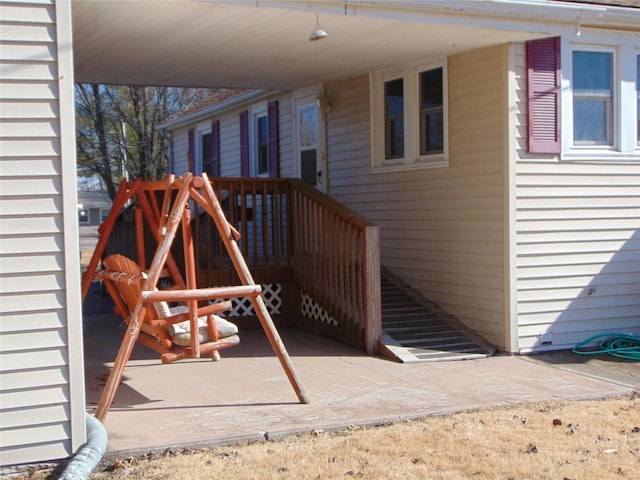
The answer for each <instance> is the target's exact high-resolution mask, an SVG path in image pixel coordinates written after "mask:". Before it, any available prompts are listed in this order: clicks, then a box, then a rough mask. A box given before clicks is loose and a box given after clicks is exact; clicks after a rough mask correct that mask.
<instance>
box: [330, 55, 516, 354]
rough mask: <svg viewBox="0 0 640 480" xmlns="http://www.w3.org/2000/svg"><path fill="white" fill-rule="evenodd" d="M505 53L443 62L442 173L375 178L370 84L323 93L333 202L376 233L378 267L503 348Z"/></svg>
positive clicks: (357, 82) (355, 82) (340, 85)
mask: <svg viewBox="0 0 640 480" xmlns="http://www.w3.org/2000/svg"><path fill="white" fill-rule="evenodd" d="M507 50H508V46H506V45H505V46H498V47H493V48H488V49H483V50H478V51H473V52H468V53H464V54H460V55H457V56H454V57H450V58H449V59H448V88H449V129H450V130H449V132H450V134H449V142H450V144H449V166H448V167H442V168H426V169H421V170H412V171H405V172H385V173H375V174H374V173H371V142H370V133H369V132H370V116H369V105H370V99H369V83H368V78H367V77H359V78H355V79H351V80H348V81H342V82H333V83H330V84H328V85H327V97H328V99H329V102H330V104H331V112H330V113H329V117H328V129H329V135H328V137H329V145H328V153H329V179H330V183H329V186H330V190H329V191H330V193H331V195H332V196H334V197H335V198H336V199H337V200H339V201H341V202H343V203H345V204H347V205H348V206H350V207H351V208H353V209H355V210H356V211H358V212H359V213H361V214H362V215H364V216H365V217H366V218H367V219H369V220H370V221H372V222H375V223H376V224H378V225H379V226H380V228H381V232H380V234H381V261H382V265H383V266H385V267H388V268H389V269H390V270H391V271H393V272H394V273H396V274H398V275H400V276H401V277H402V278H403V279H404V280H405V281H407V282H408V283H409V284H411V285H412V286H414V287H416V288H418V289H419V290H420V291H421V292H422V293H424V294H425V295H426V296H427V297H428V298H430V299H431V300H433V301H436V302H438V303H439V304H440V305H442V307H443V308H445V309H446V310H447V311H449V312H450V313H452V314H453V315H456V316H457V317H458V318H459V319H460V320H461V321H463V322H464V323H465V324H467V325H468V326H469V327H471V328H473V329H475V330H477V331H478V332H479V333H480V334H482V335H483V336H484V337H485V338H487V339H488V340H489V341H491V342H493V343H495V344H496V345H498V346H500V347H502V348H505V346H506V339H505V331H506V320H505V307H504V306H505V299H504V289H505V277H504V256H505V247H504V228H505V227H504V212H503V209H504V207H503V204H504V194H503V191H504V178H503V164H504V159H505V148H504V129H505V125H504V123H505V120H504V119H505V112H506V110H507V107H506V105H505V102H506V100H505V95H504V92H505V82H506V71H507V65H506V62H507V60H506V59H507V55H506V52H507Z"/></svg>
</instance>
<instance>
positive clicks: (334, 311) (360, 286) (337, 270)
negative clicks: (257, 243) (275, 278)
mask: <svg viewBox="0 0 640 480" xmlns="http://www.w3.org/2000/svg"><path fill="white" fill-rule="evenodd" d="M290 183H291V210H292V219H293V225H292V226H293V229H292V230H293V232H292V233H293V258H294V260H293V265H294V280H295V282H296V283H297V284H298V285H299V286H300V288H302V289H303V291H304V292H305V293H306V294H308V295H309V296H310V297H311V298H312V299H313V300H314V301H315V302H316V303H317V304H318V305H319V306H320V307H321V308H323V309H324V310H325V311H326V312H327V313H329V314H330V315H331V317H332V319H333V321H332V322H330V323H332V324H333V325H334V326H335V327H337V331H338V332H340V335H341V336H342V338H343V339H346V338H345V335H350V336H352V338H353V339H354V340H355V341H356V342H358V341H359V340H361V341H362V342H363V344H362V346H363V347H364V348H365V349H366V351H367V352H369V353H375V352H376V350H377V344H378V339H379V338H380V334H381V315H382V314H381V299H380V250H379V229H378V227H377V226H375V225H373V224H371V223H368V222H367V221H366V220H365V219H364V218H362V217H360V216H359V215H357V214H356V213H355V212H353V211H351V210H349V209H347V208H345V207H344V206H343V205H342V204H340V203H338V202H337V201H335V200H333V199H332V198H331V197H328V196H326V195H323V194H322V193H320V192H318V191H317V190H316V189H314V188H312V187H310V186H308V185H307V184H305V183H304V182H302V181H301V180H294V179H292V180H290Z"/></svg>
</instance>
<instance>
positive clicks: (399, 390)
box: [84, 292, 640, 457]
mask: <svg viewBox="0 0 640 480" xmlns="http://www.w3.org/2000/svg"><path fill="white" fill-rule="evenodd" d="M121 323H122V322H121V319H120V317H117V316H116V315H114V314H112V313H110V305H109V301H108V300H107V299H104V298H101V297H99V296H98V295H96V294H95V292H94V293H92V294H90V296H89V298H88V299H87V302H85V315H84V324H85V355H86V358H85V364H86V369H85V371H86V389H87V405H88V410H89V411H90V412H93V410H94V409H95V405H96V403H97V401H98V399H99V396H100V392H101V390H102V387H103V385H104V383H105V380H106V376H107V375H108V373H109V370H110V367H111V362H113V360H114V358H115V355H116V352H117V349H118V346H119V343H120V335H121V329H120V328H119V325H120V324H121ZM280 334H281V336H282V338H283V341H284V343H285V345H286V347H287V349H288V351H289V354H290V356H291V358H292V362H293V365H294V367H295V369H296V371H297V373H298V376H299V377H300V379H301V382H302V384H303V386H304V387H305V389H306V391H307V393H308V394H309V396H310V398H311V403H310V404H308V405H302V404H299V403H298V402H297V398H296V395H295V393H294V391H293V389H292V387H291V386H290V384H289V382H288V380H287V378H286V376H285V374H284V371H283V370H282V368H281V366H280V364H279V362H278V360H277V358H276V357H275V355H274V353H273V351H272V350H271V347H270V346H269V343H268V341H267V339H266V337H265V335H264V333H263V332H262V331H261V330H252V331H244V332H241V344H240V346H238V347H235V348H232V349H229V350H226V351H223V352H222V355H223V358H222V360H221V361H220V362H217V363H214V362H212V361H211V360H210V359H209V358H208V357H207V358H203V359H200V360H187V361H181V362H177V363H174V364H170V365H162V364H161V363H160V359H159V356H158V355H157V354H156V353H155V352H153V351H151V350H150V349H148V348H146V347H144V346H142V345H137V346H136V348H135V350H134V352H133V355H132V358H131V360H130V362H129V364H128V366H127V369H126V371H125V375H124V378H123V382H122V384H121V385H120V387H119V389H118V392H117V394H116V397H115V401H114V403H113V405H112V407H111V410H110V412H109V414H108V416H107V419H106V423H105V425H106V428H107V431H108V433H109V449H108V453H107V456H109V457H113V456H116V455H117V456H122V455H132V454H136V453H148V452H152V451H163V450H165V449H166V448H168V447H171V448H179V447H198V446H211V445H220V444H226V443H232V442H235V441H239V440H251V439H256V440H260V439H277V438H279V437H282V436H284V435H289V434H294V433H299V432H310V431H312V430H314V429H323V430H328V429H342V428H347V427H349V426H351V425H377V424H383V423H387V422H396V421H400V420H403V419H412V418H418V417H424V416H427V415H437V414H445V413H451V412H456V411H461V410H468V409H477V408H483V407H490V406H498V405H507V404H514V403H518V402H532V401H541V400H563V399H586V398H600V397H607V396H615V395H624V394H629V393H632V392H633V391H634V389H635V390H637V391H640V364H638V363H635V364H634V363H631V362H625V361H621V360H617V359H615V358H613V357H601V356H598V357H582V356H577V355H574V354H572V353H570V352H553V353H549V354H544V355H537V356H528V357H518V356H507V355H497V356H493V357H490V358H485V359H479V360H467V361H450V362H437V363H420V364H400V363H394V362H391V361H389V360H386V359H382V358H377V357H370V356H366V355H364V354H363V353H361V352H360V351H357V350H355V349H352V348H350V347H347V346H345V345H342V344H339V343H336V342H332V341H329V340H326V339H323V338H321V337H317V336H314V335H310V334H308V333H305V332H302V331H299V330H297V329H282V330H281V331H280Z"/></svg>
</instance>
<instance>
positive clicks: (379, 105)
mask: <svg viewBox="0 0 640 480" xmlns="http://www.w3.org/2000/svg"><path fill="white" fill-rule="evenodd" d="M436 68H442V96H443V98H442V102H443V127H444V129H443V136H444V138H443V152H442V153H433V154H427V155H420V134H421V133H420V74H421V73H422V72H424V71H427V70H433V69H436ZM447 75H448V73H447V62H446V59H441V60H439V61H436V62H431V63H421V64H418V65H415V64H414V65H408V66H405V67H403V68H396V69H392V70H385V71H380V72H375V73H372V74H371V75H370V77H369V79H370V89H371V148H372V155H371V158H372V165H371V168H372V171H373V172H376V173H378V172H379V173H384V172H389V171H402V170H416V169H423V168H436V167H446V166H448V165H449V121H448V117H449V105H448V104H449V102H448V98H449V95H448V90H447V84H448V82H447ZM399 78H402V79H403V80H404V88H403V94H404V157H403V158H393V159H387V158H385V156H386V151H385V105H384V102H385V98H384V91H385V89H384V86H385V83H386V82H388V81H392V80H397V79H399Z"/></svg>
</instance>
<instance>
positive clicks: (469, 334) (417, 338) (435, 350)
mask: <svg viewBox="0 0 640 480" xmlns="http://www.w3.org/2000/svg"><path fill="white" fill-rule="evenodd" d="M381 287H382V336H381V339H380V352H381V354H382V355H384V356H387V357H389V358H392V359H394V360H397V361H400V362H403V363H413V362H435V361H448V360H470V359H476V358H484V357H489V356H491V355H493V354H494V353H495V351H496V348H495V346H493V345H491V344H489V343H488V342H487V341H486V340H484V339H483V338H482V337H480V336H479V335H478V334H477V333H475V332H474V331H472V330H470V329H468V328H467V327H465V326H464V325H463V324H462V323H461V322H460V321H458V320H457V319H456V318H455V317H453V316H452V315H449V314H448V313H447V312H445V311H444V310H443V309H442V308H440V307H439V306H438V305H437V304H435V303H433V302H431V301H429V300H428V299H426V298H425V297H424V296H423V295H422V294H420V293H419V292H418V291H416V290H415V289H413V288H411V287H410V286H408V285H406V284H405V283H404V282H403V281H402V280H400V279H399V278H397V277H395V276H393V275H392V274H391V273H390V272H388V271H386V269H383V271H382V278H381Z"/></svg>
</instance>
